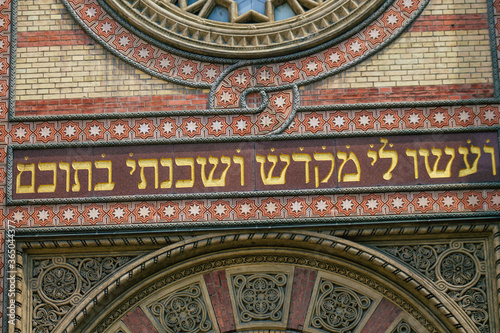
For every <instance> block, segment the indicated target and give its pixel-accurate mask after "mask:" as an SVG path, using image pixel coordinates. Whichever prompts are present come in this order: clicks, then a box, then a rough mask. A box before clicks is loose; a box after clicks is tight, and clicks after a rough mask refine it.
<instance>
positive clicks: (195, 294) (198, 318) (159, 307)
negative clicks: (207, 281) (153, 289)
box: [148, 284, 213, 333]
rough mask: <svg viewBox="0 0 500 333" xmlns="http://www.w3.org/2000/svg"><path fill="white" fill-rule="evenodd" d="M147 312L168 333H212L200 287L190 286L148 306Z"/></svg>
mask: <svg viewBox="0 0 500 333" xmlns="http://www.w3.org/2000/svg"><path fill="white" fill-rule="evenodd" d="M148 310H149V311H150V313H151V314H152V315H153V316H154V318H155V319H156V320H157V322H158V323H159V324H160V326H161V328H162V329H163V330H164V331H165V332H168V333H201V332H212V331H213V326H212V322H211V321H210V318H209V316H208V310H207V305H206V304H205V302H204V300H203V297H202V292H201V287H200V285H198V284H192V285H190V286H189V287H187V288H184V289H182V290H179V291H176V292H174V293H172V294H170V295H169V296H168V297H166V298H164V299H161V300H158V301H156V302H154V303H152V304H150V305H149V306H148Z"/></svg>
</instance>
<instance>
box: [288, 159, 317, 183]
mask: <svg viewBox="0 0 500 333" xmlns="http://www.w3.org/2000/svg"><path fill="white" fill-rule="evenodd" d="M292 159H293V160H294V161H295V162H305V171H304V173H305V176H306V184H308V183H309V162H311V161H312V158H311V155H309V154H298V153H293V154H292Z"/></svg>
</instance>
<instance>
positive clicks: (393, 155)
mask: <svg viewBox="0 0 500 333" xmlns="http://www.w3.org/2000/svg"><path fill="white" fill-rule="evenodd" d="M388 142H389V140H387V139H384V138H380V143H383V144H384V145H383V146H382V147H381V148H380V149H379V150H378V155H379V156H380V158H390V159H391V166H390V167H389V170H387V172H385V173H384V175H383V178H384V179H385V180H389V179H391V178H392V170H394V168H395V167H396V165H398V152H397V151H395V150H384V148H385V146H386V145H387V143H388ZM372 165H373V164H372Z"/></svg>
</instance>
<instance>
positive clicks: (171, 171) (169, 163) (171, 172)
mask: <svg viewBox="0 0 500 333" xmlns="http://www.w3.org/2000/svg"><path fill="white" fill-rule="evenodd" d="M160 163H161V165H162V166H164V167H168V180H164V181H162V182H161V183H160V187H161V188H171V187H172V180H173V179H174V165H173V162H172V159H171V158H162V159H161V160H160Z"/></svg>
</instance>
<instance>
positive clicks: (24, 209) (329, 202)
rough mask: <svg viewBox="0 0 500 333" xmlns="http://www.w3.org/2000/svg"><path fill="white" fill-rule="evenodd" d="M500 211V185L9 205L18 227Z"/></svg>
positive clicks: (9, 213)
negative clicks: (465, 187) (352, 192)
mask: <svg viewBox="0 0 500 333" xmlns="http://www.w3.org/2000/svg"><path fill="white" fill-rule="evenodd" d="M492 211H500V190H459V191H457V190H450V191H420V192H397V193H371V194H326V195H303V196H301V195H299V196H275V197H258V198H256V197H250V198H228V199H198V200H196V199H189V200H172V201H167V200H165V201H144V202H140V201H138V202H122V203H85V204H58V205H31V206H17V207H16V206H13V207H6V208H4V211H2V210H0V216H1V217H2V218H7V219H9V220H11V221H13V222H14V224H15V225H16V227H19V228H23V227H40V226H78V225H82V226H83V225H111V224H143V223H173V222H207V221H212V222H213V221H219V222H221V223H223V222H224V221H247V220H258V219H260V220H268V221H269V220H276V219H297V218H299V219H303V220H304V222H307V220H309V219H311V222H312V220H313V219H315V218H319V217H327V218H328V217H337V218H340V217H351V218H356V217H364V218H366V217H376V216H384V217H387V218H388V219H390V216H396V215H410V214H411V215H415V214H417V215H418V214H453V213H468V212H477V213H481V212H492Z"/></svg>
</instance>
